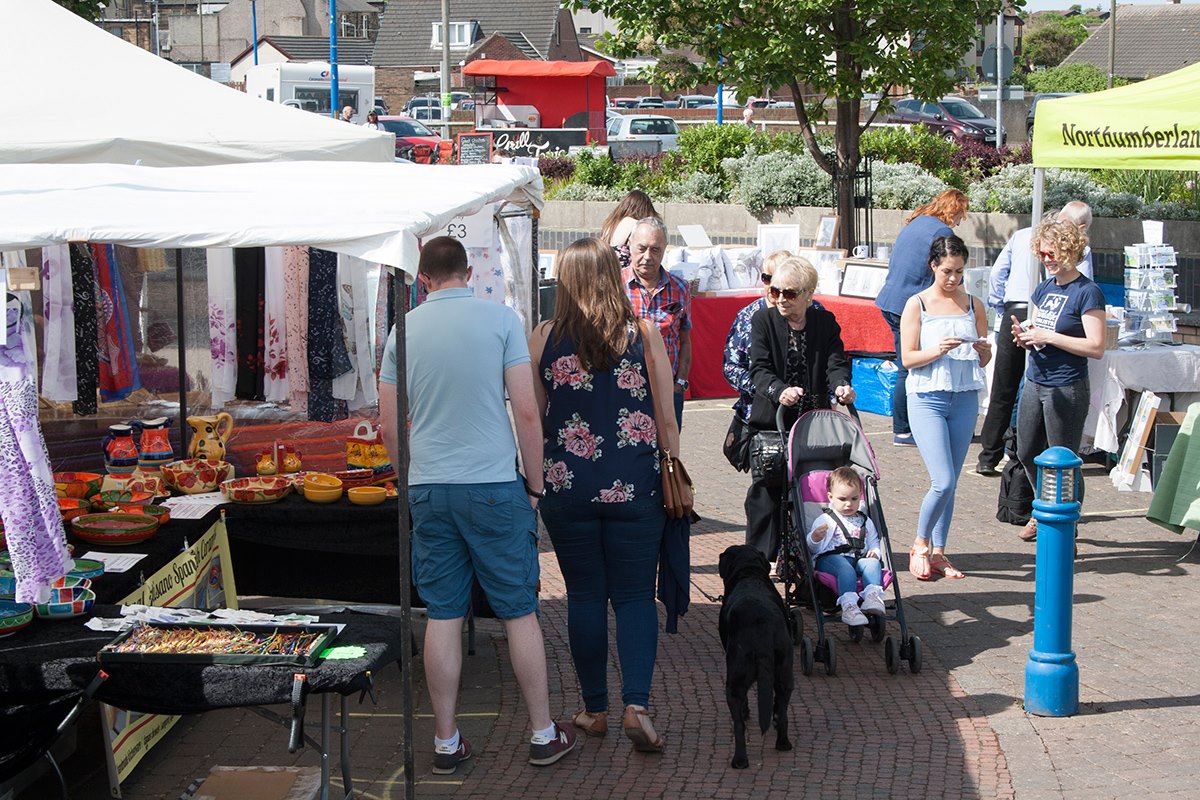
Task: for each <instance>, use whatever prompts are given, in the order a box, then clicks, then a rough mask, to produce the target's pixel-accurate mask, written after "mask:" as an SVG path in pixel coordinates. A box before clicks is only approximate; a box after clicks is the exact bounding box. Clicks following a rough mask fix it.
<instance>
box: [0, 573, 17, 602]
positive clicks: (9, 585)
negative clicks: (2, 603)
mask: <svg viewBox="0 0 1200 800" xmlns="http://www.w3.org/2000/svg"><path fill="white" fill-rule="evenodd" d="M16 593H17V576H16V575H15V574H13V573H12V572H10V571H9V570H7V569H0V599H4V600H12V599H13V597H14V596H15V595H16Z"/></svg>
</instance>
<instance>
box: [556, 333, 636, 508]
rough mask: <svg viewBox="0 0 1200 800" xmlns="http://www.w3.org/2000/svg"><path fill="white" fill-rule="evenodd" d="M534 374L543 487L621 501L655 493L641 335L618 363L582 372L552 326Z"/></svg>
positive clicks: (596, 499) (558, 493) (569, 346)
mask: <svg viewBox="0 0 1200 800" xmlns="http://www.w3.org/2000/svg"><path fill="white" fill-rule="evenodd" d="M538 373H539V376H540V378H541V381H542V385H543V387H544V388H545V390H546V399H547V403H546V415H545V417H544V418H543V420H542V431H543V434H544V436H545V454H544V457H545V464H544V466H545V471H546V491H548V492H552V493H553V494H554V495H555V496H561V497H563V498H566V499H572V500H584V499H586V500H590V501H591V502H593V503H626V502H630V501H632V500H635V499H637V498H639V497H646V496H649V495H653V494H657V493H658V491H659V477H658V458H657V452H658V444H657V438H658V433H657V429H656V427H655V425H654V405H653V403H652V400H651V396H650V391H649V390H650V386H649V380H648V378H647V375H648V372H647V370H646V359H645V356H644V354H643V351H642V342H641V339H640V338H639V339H637V340H636V341H632V342H631V343H630V345H629V349H628V350H627V351H626V352H625V354H624V356H623V357H622V358H621V359H620V361H618V362H617V364H616V365H615V366H613V367H611V368H609V369H600V370H594V371H589V370H586V369H584V368H583V366H582V365H581V364H580V361H579V357H578V356H577V355H576V354H575V346H574V343H573V342H571V341H570V340H569V339H568V338H567V337H564V338H563V341H562V342H560V343H558V344H555V342H554V332H553V331H551V333H550V337H549V340H548V341H547V342H546V348H545V350H544V351H543V352H542V359H541V362H540V363H539V365H538Z"/></svg>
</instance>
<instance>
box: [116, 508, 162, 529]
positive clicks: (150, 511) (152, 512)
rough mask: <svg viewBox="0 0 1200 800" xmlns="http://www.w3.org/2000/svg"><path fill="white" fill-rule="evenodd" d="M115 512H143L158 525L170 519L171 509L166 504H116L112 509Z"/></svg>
mask: <svg viewBox="0 0 1200 800" xmlns="http://www.w3.org/2000/svg"><path fill="white" fill-rule="evenodd" d="M113 512H114V513H117V514H145V515H146V516H147V517H154V518H155V519H156V520H158V524H159V525H165V524H166V523H167V521H168V520H170V519H171V509H169V508H167V507H166V506H151V505H147V506H124V505H123V506H117V507H116V508H114V509H113Z"/></svg>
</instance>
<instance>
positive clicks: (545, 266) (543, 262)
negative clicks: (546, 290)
mask: <svg viewBox="0 0 1200 800" xmlns="http://www.w3.org/2000/svg"><path fill="white" fill-rule="evenodd" d="M557 257H558V251H557V250H539V251H538V272H540V273H541V275H542V280H547V281H549V280H554V279H555V278H557V277H558V272H557V270H556V269H555V266H554V260H555V259H556V258H557Z"/></svg>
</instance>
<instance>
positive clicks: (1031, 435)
mask: <svg viewBox="0 0 1200 800" xmlns="http://www.w3.org/2000/svg"><path fill="white" fill-rule="evenodd" d="M1032 242H1033V252H1034V253H1035V254H1036V255H1037V257H1038V258H1039V259H1040V260H1041V262H1042V265H1043V266H1045V268H1046V272H1047V274H1049V276H1050V277H1049V278H1047V279H1046V280H1044V281H1042V283H1041V284H1039V285H1038V287H1037V288H1036V289H1034V290H1033V294H1032V296H1031V297H1030V300H1029V320H1030V322H1027V323H1021V322H1020V321H1019V320H1018V319H1017V318H1016V317H1015V316H1014V317H1013V318H1012V335H1013V341H1014V342H1016V343H1017V345H1018V346H1020V347H1023V348H1025V349H1026V350H1028V351H1029V354H1028V364H1027V366H1026V367H1025V388H1024V389H1023V390H1022V391H1021V402H1020V406H1019V407H1018V411H1017V459H1018V460H1019V461H1020V462H1021V466H1023V467H1024V468H1025V474H1026V475H1028V476H1029V482H1030V484H1031V485H1033V486H1037V467H1036V466H1035V465H1034V463H1033V459H1034V458H1035V457H1036V456H1037V455H1038V454H1040V453H1041V452H1042V451H1043V450H1045V449H1046V448H1047V447H1055V446H1059V447H1065V448H1067V449H1068V450H1071V451H1072V452H1074V451H1077V450H1079V443H1080V441H1081V440H1082V439H1083V422H1084V419H1085V418H1086V417H1087V408H1088V402H1089V400H1090V398H1091V386H1090V384H1089V383H1088V365H1087V360H1088V359H1089V358H1101V357H1102V356H1103V355H1104V326H1105V321H1104V293H1103V292H1102V291H1100V287H1099V286H1097V285H1096V284H1095V283H1093V282H1092V281H1091V280H1090V279H1089V278H1087V277H1085V276H1084V275H1083V274H1082V273H1080V271H1079V269H1078V264H1079V262H1080V260H1081V258H1082V257H1083V250H1084V248H1085V247H1087V243H1088V238H1087V234H1086V233H1084V232H1083V231H1082V230H1080V229H1079V228H1078V227H1076V226H1075V225H1072V224H1071V223H1069V222H1044V223H1042V224H1041V225H1039V226H1038V227H1037V229H1036V230H1035V231H1034V233H1033V240H1032ZM1017 535H1018V536H1020V537H1021V538H1022V539H1024V540H1025V541H1027V542H1031V541H1033V540H1034V539H1036V538H1037V521H1036V520H1034V519H1030V520H1029V522H1028V523H1027V524H1026V525H1025V527H1024V528H1023V529H1022V530H1021V532H1020V533H1019V534H1017Z"/></svg>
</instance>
